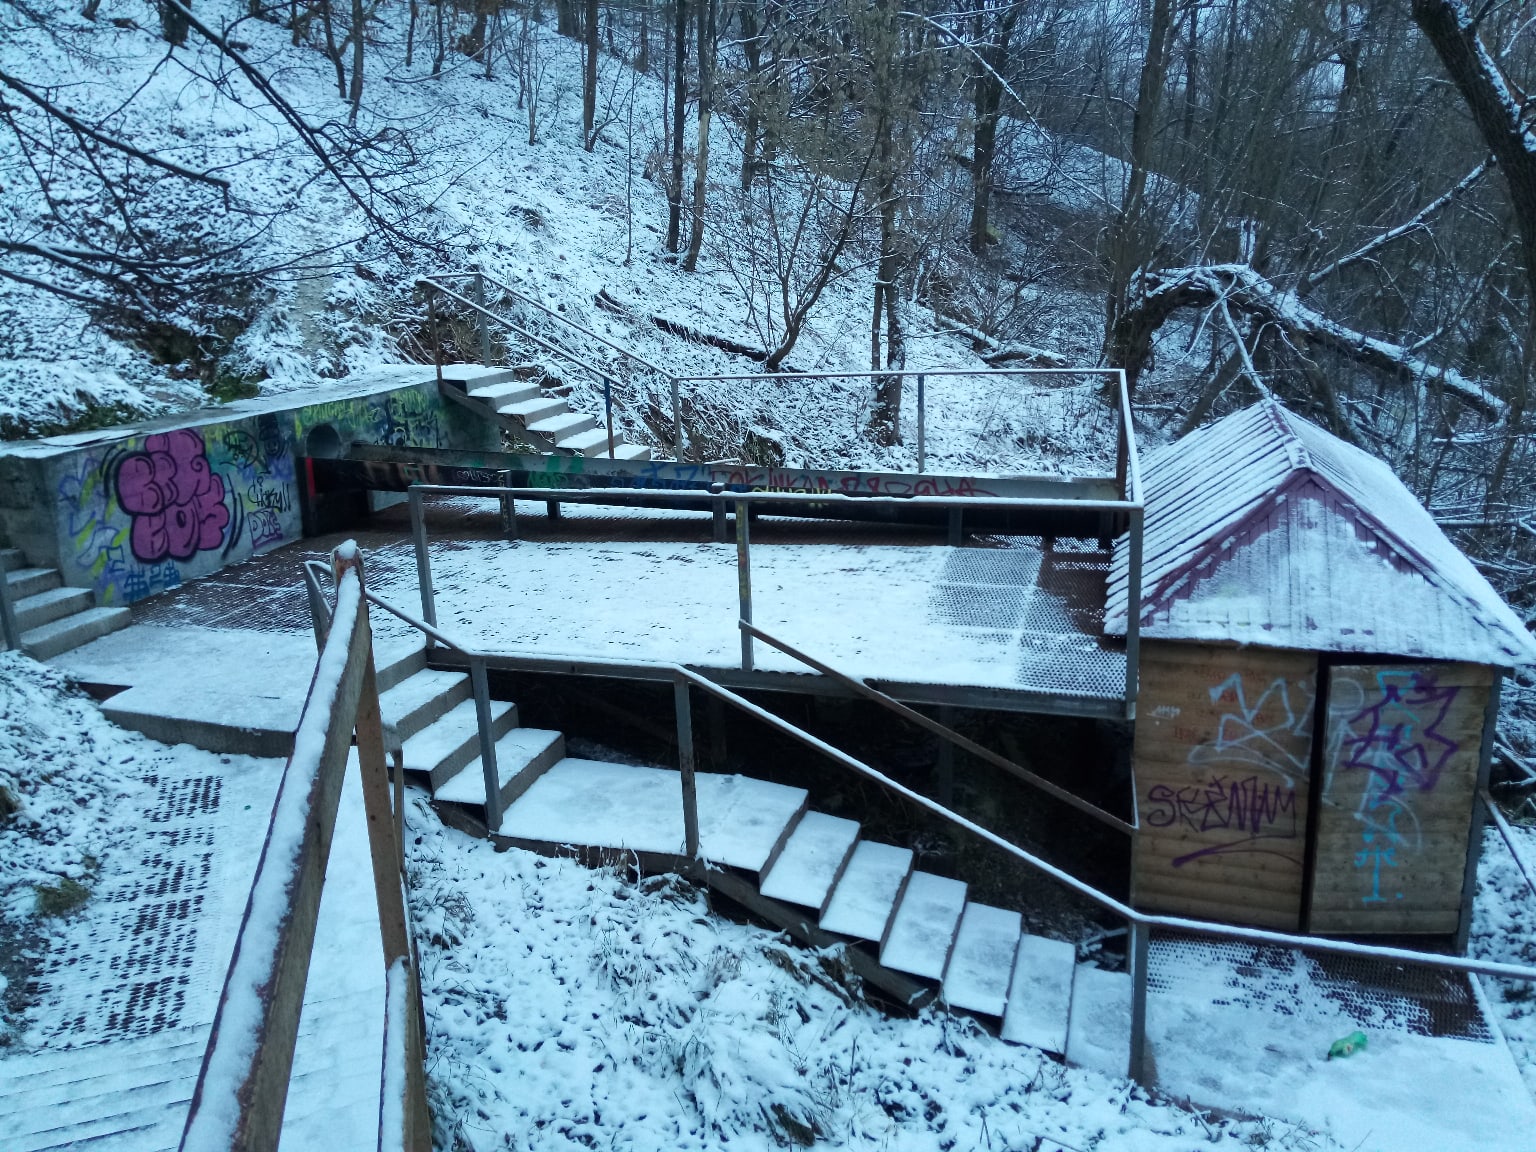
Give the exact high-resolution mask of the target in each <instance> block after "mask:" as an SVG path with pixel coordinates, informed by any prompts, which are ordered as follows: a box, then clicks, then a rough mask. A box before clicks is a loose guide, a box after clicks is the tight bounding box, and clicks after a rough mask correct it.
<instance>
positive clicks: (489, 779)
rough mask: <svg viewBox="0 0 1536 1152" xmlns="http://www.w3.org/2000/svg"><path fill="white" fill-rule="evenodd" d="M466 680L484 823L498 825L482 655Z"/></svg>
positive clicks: (498, 804)
mask: <svg viewBox="0 0 1536 1152" xmlns="http://www.w3.org/2000/svg"><path fill="white" fill-rule="evenodd" d="M469 682H470V684H471V685H472V686H473V687H474V690H475V720H476V721H477V722H478V724H479V727H480V773H481V775H482V776H483V777H484V778H485V827H486V830H487V831H490V832H495V831H496V830H497V829H498V828H500V827H501V779H500V777H499V776H498V775H497V772H496V736H495V734H494V733H493V732H492V731H491V684H490V680H489V678H488V677H487V676H486V674H485V657H484V656H472V657H470V661H469Z"/></svg>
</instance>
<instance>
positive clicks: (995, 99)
mask: <svg viewBox="0 0 1536 1152" xmlns="http://www.w3.org/2000/svg"><path fill="white" fill-rule="evenodd" d="M1019 11H1020V9H1019V8H1018V7H1016V6H1015V7H1012V8H1009V9H1008V11H1007V13H1006V14H1004V16H1003V17H1002V19H1001V21H1000V22H999V24H998V26H997V28H996V29H994V30H991V35H990V38H989V39H988V40H987V41H986V42H985V43H984V44H983V45H982V46H981V48H980V49H979V50H978V52H977V57H978V60H977V64H976V68H975V70H974V71H975V75H976V99H975V113H976V123H975V128H974V129H973V130H972V136H971V226H970V233H971V251H972V252H974V253H975V254H976V255H978V256H982V255H985V254H986V251H987V244H988V243H989V242H990V239H989V238H990V235H991V225H990V222H989V219H988V217H989V214H990V209H991V203H992V165H993V161H994V160H995V159H996V156H997V118H998V114H999V112H1000V111H1001V109H1002V103H1003V80H1002V70H1003V64H1004V62H1005V61H1006V60H1007V59H1008V42H1009V40H1010V39H1012V37H1013V25H1014V21H1015V20H1016V19H1017V18H1018V14H1019ZM979 22H980V17H978V23H979Z"/></svg>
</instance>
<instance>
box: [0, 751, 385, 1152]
mask: <svg viewBox="0 0 1536 1152" xmlns="http://www.w3.org/2000/svg"><path fill="white" fill-rule="evenodd" d="M150 747H153V746H152V745H150ZM149 767H150V768H152V770H153V772H152V774H151V775H148V776H146V777H145V778H144V783H145V785H146V787H145V788H144V789H143V791H142V793H141V794H140V795H138V796H136V797H134V799H132V800H130V801H128V802H129V803H136V804H138V805H140V810H139V811H138V812H136V813H135V814H133V815H132V816H130V817H129V826H130V827H133V828H136V829H137V833H138V834H137V835H135V836H132V837H131V838H122V839H119V841H118V842H117V843H115V844H114V846H113V849H112V850H111V851H110V852H109V853H108V854H107V855H106V856H105V858H104V859H103V861H102V865H101V875H100V877H99V879H98V880H97V882H96V884H95V886H94V889H93V895H92V899H91V900H90V901H89V902H88V903H87V904H86V905H85V907H84V908H83V909H82V910H81V911H80V912H79V913H78V914H77V915H75V916H72V917H70V918H68V919H66V920H64V921H63V922H62V923H61V926H60V932H59V937H58V938H57V939H56V940H54V941H53V942H52V946H51V947H50V949H49V950H48V953H47V957H46V960H45V962H44V966H43V968H42V970H41V972H40V973H39V974H38V976H37V979H36V987H35V988H34V989H31V990H29V991H31V992H32V993H33V1005H32V1007H31V1009H30V1011H29V1013H28V1015H27V1019H26V1030H25V1032H24V1033H23V1035H22V1037H21V1043H20V1044H19V1045H17V1046H16V1048H13V1049H3V1048H0V1053H4V1054H3V1055H0V1148H4V1149H5V1150H6V1152H34V1150H40V1149H49V1148H55V1147H63V1146H66V1145H69V1144H70V1142H71V1141H76V1140H82V1139H85V1138H88V1137H90V1138H93V1140H94V1142H93V1143H92V1144H91V1147H92V1148H101V1149H104V1150H109V1152H161V1150H162V1149H169V1148H174V1147H176V1145H177V1143H178V1141H179V1140H180V1137H181V1128H182V1125H183V1123H184V1122H185V1119H186V1109H187V1105H188V1103H189V1102H190V1100H191V1095H192V1090H193V1087H194V1086H195V1084H196V1080H197V1075H198V1071H199V1069H200V1067H201V1065H202V1056H203V1048H204V1046H205V1045H206V1043H207V1040H208V1034H209V1029H210V1026H211V1024H212V1021H213V1015H214V1011H215V1009H216V1008H217V1004H218V996H219V991H220V989H221V988H222V986H223V982H224V974H225V970H226V968H227V966H228V963H229V957H230V952H231V950H232V948H233V946H234V941H235V936H236V933H237V932H238V930H239V926H240V918H241V914H242V913H243V911H244V908H245V899H246V894H247V892H248V891H249V889H250V883H251V878H252V876H253V875H254V872H255V868H256V861H257V857H258V856H259V854H260V852H261V846H262V841H263V838H264V837H265V834H266V827H267V821H268V819H269V817H270V814H271V808H272V802H273V800H274V799H275V797H276V792H277V784H278V781H279V779H280V778H281V774H282V767H283V766H282V763H281V762H280V761H272V760H258V759H253V758H249V757H228V756H226V757H218V756H213V755H210V754H208V753H203V752H199V751H198V750H196V749H192V748H187V747H180V748H174V749H163V750H161V752H160V753H159V754H157V755H155V756H154V757H153V758H150V759H149ZM382 1018H383V955H382V951H381V948H380V944H379V935H378V922H377V911H376V907H375V904H374V900H373V889H372V872H371V870H370V868H369V862H368V845H367V832H366V828H365V825H364V822H363V817H362V796H361V792H360V790H359V786H358V781H357V777H356V774H355V771H354V773H353V774H351V775H349V777H348V781H347V787H346V789H345V791H344V793H343V796H342V804H341V810H340V814H339V816H338V819H337V829H336V837H335V841H334V843H333V845H332V851H331V859H330V864H329V867H328V870H327V874H326V887H325V892H324V895H323V898H322V901H321V906H320V920H319V926H318V928H317V931H316V943H315V952H314V957H313V960H312V963H311V967H310V976H309V983H308V985H307V987H306V990H305V997H304V1009H303V1017H302V1019H301V1022H300V1026H299V1040H298V1046H297V1049H296V1051H295V1055H294V1080H293V1083H292V1089H291V1091H290V1094H289V1098H288V1106H287V1109H286V1111H285V1113H284V1121H283V1140H284V1146H285V1147H287V1148H290V1149H311V1148H321V1147H325V1148H332V1149H336V1150H338V1152H340V1150H342V1149H357V1150H362V1149H372V1148H374V1147H375V1144H376V1139H377V1135H376V1127H377V1119H378V1091H379V1087H378V1086H379V1072H378V1069H379V1059H380V1057H379V1053H380V1050H381V1046H382V1042H383V1037H382Z"/></svg>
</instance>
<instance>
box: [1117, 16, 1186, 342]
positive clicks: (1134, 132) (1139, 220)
mask: <svg viewBox="0 0 1536 1152" xmlns="http://www.w3.org/2000/svg"><path fill="white" fill-rule="evenodd" d="M1172 7H1173V4H1172V0H1152V19H1151V24H1150V26H1149V27H1148V29H1147V54H1146V56H1145V57H1144V58H1143V59H1142V64H1141V81H1140V84H1139V86H1138V89H1137V93H1136V112H1135V115H1134V117H1133V118H1132V121H1131V157H1130V172H1129V174H1128V176H1127V177H1126V182H1125V195H1124V197H1123V198H1122V200H1121V202H1120V214H1119V216H1118V217H1117V218H1116V220H1115V223H1114V226H1113V228H1112V229H1111V231H1110V242H1109V247H1110V251H1109V259H1110V278H1109V291H1108V292H1107V293H1105V298H1104V356H1105V360H1106V362H1107V363H1108V364H1109V365H1110V367H1113V368H1120V367H1124V366H1125V361H1126V356H1127V353H1128V351H1129V348H1128V346H1127V339H1126V337H1127V335H1128V334H1127V333H1125V332H1124V331H1123V330H1122V329H1123V325H1122V324H1121V317H1122V315H1123V314H1124V312H1125V310H1126V307H1127V305H1128V304H1129V301H1128V299H1127V293H1128V292H1129V290H1130V284H1131V277H1132V275H1133V274H1134V273H1135V271H1136V269H1137V268H1138V267H1140V265H1141V261H1142V259H1143V254H1144V253H1145V252H1146V250H1147V248H1148V242H1147V236H1146V227H1145V220H1144V213H1145V207H1146V205H1145V200H1146V190H1147V173H1148V170H1149V168H1150V165H1151V161H1152V140H1153V137H1154V134H1155V132H1156V129H1157V116H1158V110H1159V109H1160V107H1161V106H1162V100H1163V86H1164V83H1165V81H1166V79H1167V75H1168V47H1169V43H1170V41H1171V37H1170V35H1169V32H1170V30H1171V26H1172V24H1173V19H1172Z"/></svg>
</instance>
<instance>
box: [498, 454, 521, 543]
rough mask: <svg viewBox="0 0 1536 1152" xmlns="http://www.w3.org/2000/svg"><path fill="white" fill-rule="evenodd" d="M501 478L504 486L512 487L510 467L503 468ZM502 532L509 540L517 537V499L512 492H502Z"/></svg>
mask: <svg viewBox="0 0 1536 1152" xmlns="http://www.w3.org/2000/svg"><path fill="white" fill-rule="evenodd" d="M499 478H500V480H501V486H502V487H503V488H510V487H512V470H511V469H510V468H503V469H502V470H501V473H500V477H499ZM501 534H502V535H503V536H505V537H506V538H507V539H508V540H516V539H517V501H516V500H514V499H513V498H512V494H511V493H510V492H503V493H502V494H501Z"/></svg>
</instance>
